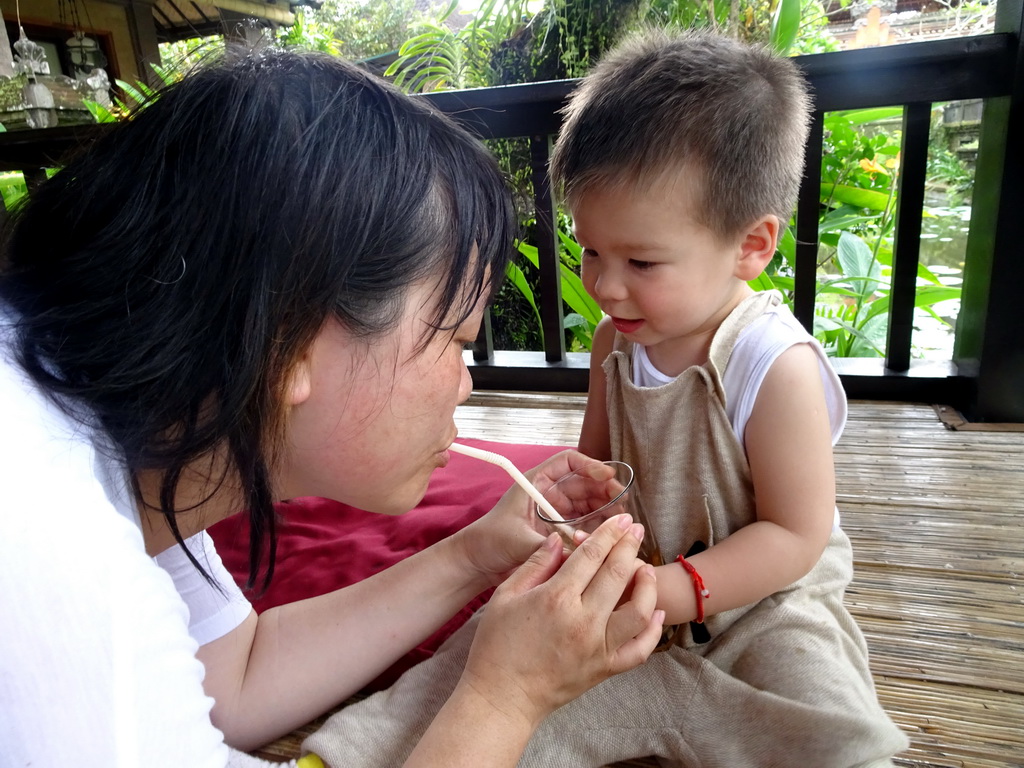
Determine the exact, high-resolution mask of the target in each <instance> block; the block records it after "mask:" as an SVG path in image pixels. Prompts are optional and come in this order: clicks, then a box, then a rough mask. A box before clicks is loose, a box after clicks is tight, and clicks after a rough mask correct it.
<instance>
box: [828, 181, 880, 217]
mask: <svg viewBox="0 0 1024 768" xmlns="http://www.w3.org/2000/svg"><path fill="white" fill-rule="evenodd" d="M821 199H822V200H823V201H825V200H829V199H831V200H832V201H833V202H838V203H846V204H847V205H852V206H855V207H857V208H869V209H870V210H872V211H884V210H885V208H886V206H887V205H888V204H889V195H888V194H887V193H885V192H879V191H877V190H874V189H863V188H861V187H851V186H850V185H848V184H836V185H834V186H833V185H832V184H822V185H821Z"/></svg>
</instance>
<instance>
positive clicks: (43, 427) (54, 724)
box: [0, 307, 265, 768]
mask: <svg viewBox="0 0 1024 768" xmlns="http://www.w3.org/2000/svg"><path fill="white" fill-rule="evenodd" d="M9 324H10V321H9V315H8V314H7V313H5V312H4V311H3V307H0V424H2V425H3V428H2V431H0V488H2V489H3V496H2V501H0V617H2V618H0V627H2V630H0V745H2V746H0V768H24V767H25V766H28V765H34V766H65V765H66V766H72V765H73V766H85V767H91V766H96V768H101V767H102V768H121V767H123V768H140V766H146V768H161V767H163V766H167V768H171V767H172V766H173V767H174V768H181V766H189V768H207V767H208V768H224V766H226V765H238V766H242V765H264V764H265V763H264V762H263V761H259V760H256V759H255V758H249V757H247V756H244V755H241V753H236V752H234V751H233V750H229V749H228V747H227V746H226V745H225V744H224V740H223V736H222V734H221V732H220V731H219V730H217V729H216V728H215V727H214V726H213V724H212V723H211V722H210V708H211V706H212V703H213V702H212V700H211V699H210V698H209V697H207V696H206V695H205V693H204V692H203V687H202V681H203V666H202V664H201V663H200V662H199V661H198V660H197V659H196V656H195V654H196V650H197V649H198V647H199V643H200V642H209V641H210V640H212V639H215V638H217V637H220V636H222V635H223V634H225V633H226V632H228V631H230V630H231V629H233V628H234V627H236V626H238V624H239V623H240V622H241V621H242V620H243V619H244V618H245V616H247V615H248V613H249V611H250V610H251V608H250V606H249V604H248V602H247V601H246V600H245V598H244V596H242V594H241V592H240V591H239V590H238V588H237V587H236V586H235V584H234V582H233V580H232V579H231V577H230V575H229V574H228V573H227V571H226V570H225V569H224V567H223V565H222V564H221V562H220V559H219V558H218V557H217V555H216V552H214V550H213V547H212V546H211V542H210V540H209V537H208V536H206V535H205V534H201V535H199V536H197V537H195V538H194V539H193V540H191V542H190V543H191V545H192V547H193V548H194V550H193V551H196V552H200V553H201V555H200V556H199V558H198V559H199V561H200V562H204V563H207V564H208V565H209V572H210V573H211V575H212V576H213V577H214V579H215V580H216V581H217V582H218V583H219V584H220V585H221V587H222V588H223V589H224V593H225V595H226V596H225V595H221V594H219V593H218V592H217V590H215V589H213V588H212V587H211V586H210V585H208V584H206V582H205V581H204V580H203V579H202V577H200V576H199V574H198V573H197V572H196V571H195V569H194V568H193V567H192V565H191V563H189V562H188V560H187V558H186V557H185V556H184V554H183V553H182V552H181V551H180V549H179V548H177V547H175V548H172V549H171V550H168V551H167V552H166V553H163V554H162V555H160V556H159V558H156V559H154V558H151V557H149V556H148V555H147V554H146V551H145V546H144V543H143V539H142V534H141V532H140V528H139V520H138V515H137V512H136V510H135V507H134V505H133V504H132V502H131V499H130V496H129V495H128V493H127V489H128V484H127V478H126V476H125V473H124V471H123V469H122V468H121V467H120V465H119V464H118V462H117V461H116V460H115V459H114V458H112V455H111V454H112V452H111V451H109V450H104V449H103V447H102V444H101V443H100V442H99V441H97V440H95V439H94V436H92V435H91V434H90V433H89V431H88V430H87V429H86V428H84V427H82V426H81V425H80V424H78V423H77V422H76V421H75V420H73V419H72V418H70V417H69V416H68V415H67V414H65V413H64V412H63V411H62V410H61V409H60V408H58V407H57V406H56V405H55V404H54V403H53V402H52V401H50V400H49V399H48V398H46V397H45V396H44V395H43V394H42V393H41V391H40V390H39V389H38V388H37V387H36V386H35V385H34V383H32V382H31V381H30V380H29V378H28V377H27V375H26V374H25V373H24V371H23V370H22V369H21V368H20V366H18V365H17V364H16V363H14V362H13V360H12V354H11V352H10V348H9V346H8V345H9ZM172 575H173V578H172ZM190 616H191V619H190ZM190 625H191V634H190Z"/></svg>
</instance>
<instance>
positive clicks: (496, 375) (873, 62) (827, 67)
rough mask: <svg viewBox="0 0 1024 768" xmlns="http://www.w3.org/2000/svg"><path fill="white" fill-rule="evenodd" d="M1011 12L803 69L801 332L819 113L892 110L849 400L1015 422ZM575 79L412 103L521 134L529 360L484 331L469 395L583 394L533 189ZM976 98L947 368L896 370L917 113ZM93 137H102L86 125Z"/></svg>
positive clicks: (1023, 60)
mask: <svg viewBox="0 0 1024 768" xmlns="http://www.w3.org/2000/svg"><path fill="white" fill-rule="evenodd" d="M1022 9H1024V0H1000V6H999V12H998V14H997V29H999V30H1002V31H999V32H997V33H996V34H992V35H986V36H980V37H971V38H961V39H955V40H941V41H933V42H923V43H913V44H907V45H901V46H894V47H889V48H874V49H866V50H856V51H843V52H838V53H826V54H817V55H812V56H803V57H799V58H797V59H796V61H797V63H798V64H799V66H800V67H801V68H802V69H803V71H804V72H805V74H806V76H807V78H808V80H809V82H810V85H811V88H812V92H813V96H814V109H815V111H814V119H813V123H812V130H811V135H810V138H809V140H808V145H807V161H806V167H805V170H804V183H803V184H802V187H801V190H800V199H799V202H798V205H797V211H796V239H797V249H796V264H795V290H794V311H795V313H796V315H797V317H798V318H799V319H800V321H801V322H802V323H803V324H804V325H805V326H806V327H808V328H810V327H811V324H812V322H813V316H814V303H815V285H816V269H817V250H818V215H819V205H820V178H821V157H822V142H823V115H824V113H825V112H829V111H833V110H840V109H858V108H865V107H876V106H894V105H901V106H903V107H904V117H903V146H902V150H901V152H902V159H901V172H900V177H899V182H898V183H899V189H898V208H897V213H896V225H895V244H894V254H893V268H892V273H893V274H892V282H891V296H890V307H889V317H888V339H887V345H886V357H885V358H884V359H871V358H835V359H834V360H833V362H834V365H835V367H836V369H837V370H838V372H839V374H840V376H841V378H842V380H843V384H844V386H845V387H846V390H847V393H848V395H849V396H850V397H855V398H868V399H890V400H905V401H919V402H933V403H946V404H950V405H953V406H954V407H956V408H958V409H960V410H961V411H964V412H965V413H966V414H967V415H968V416H969V417H971V418H975V419H979V420H986V421H1016V422H1024V341H1022V339H1021V331H1022V329H1024V324H1022V323H1021V320H1020V315H1019V314H1018V312H1017V311H1016V310H1017V305H1018V304H1024V299H1021V298H1018V295H1017V294H1018V293H1020V292H1021V289H1022V288H1024V54H1022V48H1021V45H1020V39H1021V27H1022V18H1024V11H1022ZM575 85H576V81H557V82H545V83H531V84H526V85H512V86H504V87H498V88H485V89H475V90H468V91H453V92H445V93H436V94H430V95H428V96H425V97H424V98H427V99H429V100H430V101H432V102H433V103H434V104H435V105H436V106H437V107H439V108H440V109H442V110H444V111H445V112H448V113H450V114H451V115H453V116H454V117H456V118H457V119H458V120H460V121H461V122H463V123H464V124H465V125H467V126H468V127H469V128H470V129H472V130H473V131H475V132H476V133H478V134H479V135H480V136H482V137H484V138H512V137H528V138H529V142H530V147H531V168H532V178H533V182H534V183H533V189H534V209H535V212H536V217H537V233H538V234H537V238H538V240H537V242H536V245H537V248H538V252H539V270H540V275H539V287H538V291H537V292H536V293H537V299H538V308H539V310H540V314H541V323H542V328H543V343H544V351H543V352H515V351H508V350H495V349H494V348H493V344H492V341H491V334H490V322H489V319H488V322H486V323H485V324H484V328H483V329H482V331H481V334H480V338H479V339H478V340H477V343H476V345H475V347H474V349H473V350H472V352H467V353H466V355H467V361H468V362H469V364H470V366H471V371H472V374H473V380H474V385H475V386H476V387H477V388H479V389H517V390H548V391H576V392H579V391H585V390H586V387H587V369H588V364H589V355H588V354H586V353H567V352H566V348H565V333H564V328H563V316H562V311H563V310H562V299H561V280H560V274H559V263H558V245H557V232H556V230H555V225H554V222H555V221H556V218H555V206H554V202H553V201H552V199H551V194H550V191H549V188H548V183H547V174H546V168H547V162H548V156H549V150H550V147H551V142H552V137H553V136H554V134H556V133H557V131H558V127H559V117H558V110H559V109H560V108H561V106H562V105H563V104H564V102H565V99H566V97H567V95H568V94H569V93H570V92H571V91H572V89H573V88H574V87H575ZM978 98H980V99H983V100H984V113H983V119H982V126H981V138H980V145H979V155H978V162H977V170H976V177H975V194H974V199H973V209H972V210H973V213H972V221H971V227H970V233H969V237H968V243H967V257H966V261H965V267H964V286H963V294H962V299H961V310H960V314H959V318H958V321H957V328H956V342H955V346H954V355H953V359H951V360H948V361H940V362H935V361H922V360H914V359H911V331H912V321H913V313H914V299H915V290H916V278H917V270H918V258H919V246H920V234H921V219H922V210H923V204H924V187H925V166H926V159H927V146H928V133H929V124H930V119H929V117H930V112H931V107H932V104H933V103H935V102H945V101H955V100H961V99H978ZM93 128H94V129H100V130H102V126H95V127H93ZM95 132H96V131H95V130H74V129H51V130H48V131H35V132H31V133H34V134H36V136H34V137H33V136H30V135H28V132H26V133H25V134H23V135H21V136H18V135H16V134H12V133H8V134H0V170H11V169H19V170H22V169H23V170H26V171H27V172H28V174H27V178H29V180H30V181H29V184H30V188H31V186H32V184H33V183H34V181H35V180H37V179H39V178H40V172H39V170H38V169H39V167H41V166H46V165H53V164H56V163H57V162H58V161H59V157H60V156H61V154H62V152H64V151H67V150H68V149H70V148H71V145H73V144H76V143H79V142H81V141H82V140H83V138H82V137H83V136H84V137H85V138H91V136H92V135H93V134H95Z"/></svg>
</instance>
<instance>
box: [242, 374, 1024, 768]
mask: <svg viewBox="0 0 1024 768" xmlns="http://www.w3.org/2000/svg"><path fill="white" fill-rule="evenodd" d="M584 403H585V398H583V397H582V396H578V395H567V394H557V395H545V394H522V393H491V392H486V393H485V392H481V393H476V394H474V395H473V397H472V398H471V399H470V401H469V402H468V403H467V404H466V405H463V406H461V407H460V408H459V409H458V411H457V413H456V421H457V423H458V425H459V434H460V436H462V437H477V438H483V439H487V440H498V441H503V442H511V443H541V444H564V445H570V446H571V445H575V442H576V438H577V436H578V434H579V428H580V423H581V422H582V417H583V406H584ZM978 427H979V425H973V426H972V428H971V429H969V430H962V431H953V430H951V429H947V428H946V427H945V426H944V425H943V424H942V422H941V421H940V420H939V418H938V416H937V414H936V410H935V409H934V408H933V407H931V406H927V405H913V404H906V403H878V402H854V403H851V406H850V418H849V421H848V424H847V428H846V432H845V433H844V435H843V438H842V440H841V441H840V443H839V445H838V446H837V447H836V452H835V460H836V475H837V493H838V503H839V510H840V514H841V516H842V526H843V528H844V530H846V532H847V533H848V534H849V536H850V538H851V540H852V541H853V548H854V561H855V577H854V580H853V583H852V584H851V586H850V589H849V590H848V592H847V605H848V606H849V608H850V611H851V613H852V614H853V615H854V617H855V618H856V619H857V621H858V623H859V624H860V626H861V628H862V629H863V631H864V634H865V636H866V637H867V641H868V646H869V648H870V652H871V668H872V671H873V672H874V675H875V682H876V685H877V688H878V695H879V699H880V700H881V702H882V704H883V706H884V707H885V708H886V710H887V711H888V712H889V714H890V715H891V716H892V717H893V719H894V720H895V721H896V722H897V723H898V724H899V725H900V726H901V727H902V728H903V729H904V730H905V731H906V733H907V734H908V736H909V737H910V741H911V746H910V749H908V750H907V751H906V752H904V753H902V754H901V755H899V757H898V758H897V761H896V762H897V764H898V765H901V766H915V767H918V768H925V767H929V768H930V767H932V766H935V767H936V768H938V767H941V768H947V767H950V768H952V767H953V766H956V767H958V768H959V767H971V768H973V767H975V766H976V767H977V768H995V766H1003V767H1005V766H1021V767H1024V433H1021V432H1019V431H1006V430H999V429H993V430H992V431H988V430H984V429H979V428H978ZM307 730H312V729H303V732H302V733H296V734H293V735H292V736H291V737H289V738H286V739H284V740H282V741H280V742H278V743H276V744H275V745H272V746H271V747H269V748H267V749H265V750H264V751H263V752H262V753H261V754H262V755H264V756H266V757H279V758H285V757H293V756H295V755H296V754H297V747H298V743H299V742H300V741H301V737H302V735H303V733H305V732H306V731H307ZM619 765H620V766H623V767H624V766H653V765H656V763H655V762H654V761H652V760H647V761H644V760H636V761H631V762H627V763H621V764H619ZM353 768H355V767H353Z"/></svg>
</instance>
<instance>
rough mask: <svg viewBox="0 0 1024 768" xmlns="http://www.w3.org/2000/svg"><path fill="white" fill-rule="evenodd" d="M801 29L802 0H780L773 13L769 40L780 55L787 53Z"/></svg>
mask: <svg viewBox="0 0 1024 768" xmlns="http://www.w3.org/2000/svg"><path fill="white" fill-rule="evenodd" d="M799 31H800V0H779V3H778V5H776V6H775V13H773V14H772V24H771V31H770V33H769V42H770V44H771V47H772V49H773V50H774V51H775V52H776V53H778V54H779V55H782V56H784V55H786V54H787V53H789V49H790V48H791V47H792V46H793V42H794V41H795V40H796V35H797V32H799Z"/></svg>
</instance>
